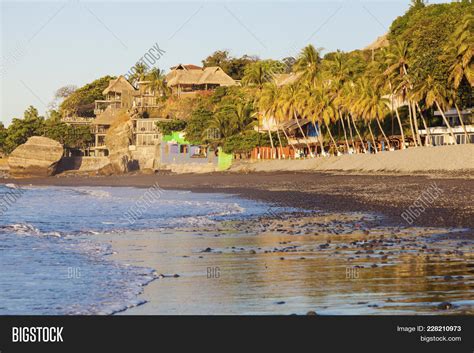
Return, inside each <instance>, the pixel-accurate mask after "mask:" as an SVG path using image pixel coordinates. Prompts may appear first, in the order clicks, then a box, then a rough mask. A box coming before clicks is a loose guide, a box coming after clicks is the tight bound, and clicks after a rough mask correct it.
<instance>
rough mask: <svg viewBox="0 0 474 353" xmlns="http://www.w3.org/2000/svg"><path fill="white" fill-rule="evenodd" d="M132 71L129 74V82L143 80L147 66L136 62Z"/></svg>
mask: <svg viewBox="0 0 474 353" xmlns="http://www.w3.org/2000/svg"><path fill="white" fill-rule="evenodd" d="M133 69H134V72H133V74H132V75H131V76H130V82H131V83H132V84H134V85H135V84H136V83H137V82H140V81H143V80H145V77H146V75H147V73H148V67H147V66H146V65H145V64H142V63H137V64H136V65H135V66H134V67H133Z"/></svg>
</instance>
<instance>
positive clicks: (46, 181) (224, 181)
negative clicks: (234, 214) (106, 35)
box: [2, 171, 474, 235]
mask: <svg viewBox="0 0 474 353" xmlns="http://www.w3.org/2000/svg"><path fill="white" fill-rule="evenodd" d="M2 182H3V183H5V184H7V183H12V184H19V185H45V186H46V185H57V186H132V187H138V188H148V187H152V186H153V185H156V184H157V185H159V187H161V188H163V189H171V190H191V191H193V192H220V193H229V194H236V195H239V196H241V197H244V198H250V199H253V200H261V201H266V202H270V203H275V204H280V205H283V206H290V207H298V208H302V209H309V210H324V211H328V212H329V211H331V212H374V213H377V214H380V215H383V216H385V218H386V222H388V223H390V224H398V225H406V221H405V220H404V219H403V218H402V217H401V214H402V213H403V212H404V211H405V210H406V209H407V208H408V207H410V206H411V205H413V203H414V202H415V201H416V200H417V199H418V198H419V197H420V196H421V195H422V194H423V192H425V191H426V190H427V189H429V187H430V186H432V185H436V187H437V188H439V189H440V190H442V191H441V193H440V195H439V197H438V198H436V200H434V201H433V202H431V203H430V204H429V207H425V209H424V211H423V212H421V213H420V214H419V216H418V217H416V218H414V219H413V223H412V224H411V225H419V226H437V227H458V228H467V229H468V232H467V233H469V234H471V235H472V232H473V231H472V230H473V229H474V206H473V202H472V200H473V199H472V193H471V191H472V190H473V189H474V179H473V178H472V176H471V175H470V174H469V173H464V172H455V173H454V172H451V173H450V172H438V173H431V174H428V173H425V174H421V173H420V174H411V175H408V174H399V173H398V174H396V173H380V172H378V173H377V174H374V173H370V174H368V173H355V172H352V173H348V172H337V173H335V172H332V173H329V172H326V173H323V172H288V171H286V172H258V173H257V172H254V173H210V174H179V175H178V174H171V173H159V174H151V175H133V174H127V175H117V176H107V177H81V176H69V177H67V176H57V177H51V178H31V179H3V180H2Z"/></svg>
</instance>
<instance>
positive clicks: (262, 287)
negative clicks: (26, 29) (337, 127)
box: [97, 212, 474, 315]
mask: <svg viewBox="0 0 474 353" xmlns="http://www.w3.org/2000/svg"><path fill="white" fill-rule="evenodd" d="M452 231H453V230H452V229H451V230H450V229H440V228H420V227H390V226H386V225H384V224H383V222H382V220H381V219H379V218H378V217H372V216H369V215H363V214H316V213H314V212H311V213H310V214H306V215H296V214H289V215H286V216H283V217H277V218H276V219H268V218H262V219H258V220H254V221H252V222H248V221H238V222H235V221H234V222H222V223H216V224H215V226H212V227H206V228H193V229H182V230H168V231H161V232H159V233H158V232H137V233H127V234H123V235H118V234H112V235H98V236H97V237H98V238H97V240H98V241H101V242H106V243H108V244H110V245H111V246H112V248H113V249H114V251H115V252H116V253H115V255H113V256H112V258H113V259H114V260H118V261H120V262H124V263H128V264H131V265H136V266H144V267H150V268H153V269H154V270H155V271H156V275H157V279H156V280H155V281H153V282H151V283H150V284H148V285H147V286H146V287H145V288H144V293H143V294H142V295H141V296H140V299H142V300H145V301H146V302H147V303H146V304H144V305H141V306H138V307H135V308H131V309H129V310H126V311H125V312H122V313H120V314H125V315H128V314H130V315H146V314H197V315H201V314H306V313H307V312H308V311H315V312H317V313H318V314H323V315H324V314H327V315H334V314H335V315H338V314H349V315H352V314H354V315H359V314H370V315H373V314H374V315H378V314H390V315H392V314H393V315H398V314H474V291H472V288H473V287H474V241H471V240H466V239H464V238H463V237H462V236H460V235H459V234H456V233H455V232H453V233H452V234H451V235H448V236H447V235H446V234H447V233H450V232H452ZM161 274H162V275H164V276H160V275H161ZM175 275H178V276H175Z"/></svg>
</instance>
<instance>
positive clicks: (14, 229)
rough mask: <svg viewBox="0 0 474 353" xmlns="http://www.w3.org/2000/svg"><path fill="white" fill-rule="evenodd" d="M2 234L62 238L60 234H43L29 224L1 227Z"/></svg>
mask: <svg viewBox="0 0 474 353" xmlns="http://www.w3.org/2000/svg"><path fill="white" fill-rule="evenodd" d="M0 233H15V234H21V235H35V236H53V237H58V238H59V237H61V233H60V232H42V231H40V230H39V229H38V228H36V227H34V226H32V225H31V224H28V223H14V224H7V225H2V226H0Z"/></svg>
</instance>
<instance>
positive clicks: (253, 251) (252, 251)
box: [249, 250, 257, 255]
mask: <svg viewBox="0 0 474 353" xmlns="http://www.w3.org/2000/svg"><path fill="white" fill-rule="evenodd" d="M256 253H257V252H256V251H255V250H250V251H249V254H252V255H255V254H256Z"/></svg>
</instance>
